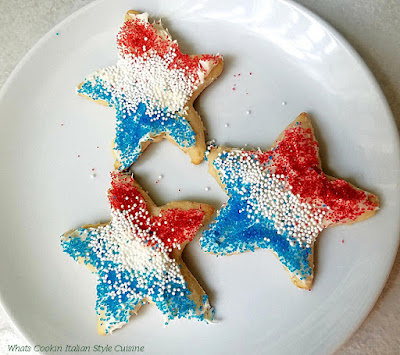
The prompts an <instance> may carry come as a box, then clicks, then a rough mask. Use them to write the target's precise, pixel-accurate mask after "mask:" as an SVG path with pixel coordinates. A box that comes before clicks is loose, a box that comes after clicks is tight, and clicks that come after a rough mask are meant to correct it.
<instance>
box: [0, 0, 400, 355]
mask: <svg viewBox="0 0 400 355" xmlns="http://www.w3.org/2000/svg"><path fill="white" fill-rule="evenodd" d="M110 1H112V0H110ZM90 2H91V0H57V1H54V0H13V1H10V0H0V86H2V85H3V84H4V82H5V81H6V79H7V77H8V76H9V74H10V72H11V71H12V70H13V69H14V67H15V66H16V65H17V63H18V62H19V61H20V60H21V59H22V57H23V56H24V55H25V54H26V53H27V51H28V50H29V49H30V48H31V47H32V46H33V45H34V44H35V43H36V42H37V41H38V40H39V39H40V38H41V37H42V36H43V35H44V34H45V33H46V32H47V31H49V30H50V29H51V28H52V27H53V26H54V25H56V24H57V23H58V22H60V21H61V20H62V19H64V18H65V17H66V16H68V15H70V14H71V13H73V12H74V11H75V10H77V9H79V8H81V7H82V6H84V5H86V4H88V3H90ZM298 3H300V4H302V5H304V6H306V7H308V8H309V9H310V10H312V11H313V12H315V13H316V14H318V15H319V16H321V17H322V18H324V19H325V20H327V21H328V22H329V23H330V24H331V25H333V26H334V27H335V28H336V29H337V30H339V32H341V33H342V35H344V37H346V39H347V40H348V41H349V42H350V44H351V45H353V47H354V48H355V49H356V50H357V51H358V52H359V53H360V54H361V56H362V57H363V58H364V60H365V62H366V63H367V65H368V66H369V67H370V69H371V70H372V72H373V73H374V75H375V76H376V78H377V80H378V82H379V84H380V85H381V87H382V89H383V91H384V93H385V95H386V98H387V100H388V102H389V105H390V107H391V109H392V112H393V114H394V117H395V119H396V123H397V127H400V65H399V64H400V0H298ZM393 223H398V221H393ZM399 300H400V255H399V254H398V255H397V258H396V261H395V264H394V267H393V270H392V272H391V274H390V277H389V279H388V282H387V284H386V286H385V288H384V290H383V292H382V295H381V296H380V298H379V300H378V302H377V303H376V305H375V307H374V308H373V310H372V311H371V313H370V314H369V315H368V317H367V319H366V320H365V321H364V323H363V324H362V325H361V327H360V328H359V329H358V330H357V331H356V332H355V334H354V335H353V336H352V337H351V338H350V339H349V340H348V341H347V343H346V344H344V345H343V346H342V347H341V348H340V349H339V350H338V351H337V354H363V355H367V354H380V355H383V354H400V302H399ZM8 344H19V345H26V342H25V340H24V339H23V338H22V336H21V335H20V334H19V333H18V331H17V330H16V329H15V328H14V327H13V325H12V324H11V322H10V321H9V320H8V318H7V316H6V315H5V313H4V311H3V310H2V309H1V307H0V354H6V353H7V345H8Z"/></svg>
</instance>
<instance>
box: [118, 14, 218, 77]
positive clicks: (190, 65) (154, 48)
mask: <svg viewBox="0 0 400 355" xmlns="http://www.w3.org/2000/svg"><path fill="white" fill-rule="evenodd" d="M117 44H118V49H119V51H120V53H121V55H122V56H124V57H125V56H130V55H134V56H143V54H144V53H148V52H150V51H151V52H153V53H154V52H155V53H157V54H158V55H159V56H161V57H163V56H164V55H166V54H167V53H168V52H169V51H170V49H171V48H173V49H174V50H175V54H176V56H175V57H174V59H173V61H172V62H171V63H170V64H169V67H168V68H169V69H173V68H178V69H182V70H184V71H185V74H186V75H188V74H192V75H195V76H197V75H198V74H197V71H198V69H201V70H202V71H203V72H205V69H204V68H203V66H202V65H201V64H200V60H203V61H213V62H214V64H217V63H218V61H219V59H220V57H219V56H215V55H208V54H205V55H202V56H201V57H200V58H199V57H197V56H193V57H192V56H189V55H188V54H183V53H182V52H181V51H180V49H179V45H178V43H177V42H176V41H172V40H171V39H163V38H161V37H160V36H159V35H158V33H157V30H156V29H155V28H154V27H153V26H152V25H151V24H150V23H148V22H144V21H142V20H140V19H137V18H133V19H130V20H128V21H126V22H125V23H124V24H123V26H122V27H121V30H120V32H119V34H118V36H117Z"/></svg>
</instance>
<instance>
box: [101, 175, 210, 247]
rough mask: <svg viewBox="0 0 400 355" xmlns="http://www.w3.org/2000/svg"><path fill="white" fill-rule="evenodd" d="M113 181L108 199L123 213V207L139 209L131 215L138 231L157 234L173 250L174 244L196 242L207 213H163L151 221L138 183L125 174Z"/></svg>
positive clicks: (199, 210) (197, 211) (152, 217)
mask: <svg viewBox="0 0 400 355" xmlns="http://www.w3.org/2000/svg"><path fill="white" fill-rule="evenodd" d="M111 177H112V181H111V188H110V190H109V191H108V199H109V201H110V204H111V206H112V208H114V209H116V210H123V209H124V208H123V207H122V206H127V205H130V206H135V207H133V208H132V209H131V210H130V211H129V212H128V213H129V214H130V215H131V216H132V217H133V219H134V220H135V224H137V227H138V228H141V229H142V230H148V229H150V233H156V234H157V236H158V237H159V238H160V239H161V240H162V241H163V243H164V244H165V245H166V246H168V247H173V243H175V244H182V243H183V242H185V241H187V240H192V239H193V238H194V236H195V235H196V232H197V230H198V229H199V227H200V226H201V224H202V222H203V219H204V215H205V213H204V211H203V210H201V209H188V210H181V209H179V208H171V209H162V210H161V212H160V215H157V216H153V215H150V217H149V219H148V216H149V214H147V213H146V212H148V208H147V203H146V201H145V199H144V198H143V196H142V194H141V193H140V191H139V189H138V188H137V187H136V186H134V185H132V183H134V182H135V181H134V179H133V178H131V177H130V176H126V175H123V174H121V173H112V174H111Z"/></svg>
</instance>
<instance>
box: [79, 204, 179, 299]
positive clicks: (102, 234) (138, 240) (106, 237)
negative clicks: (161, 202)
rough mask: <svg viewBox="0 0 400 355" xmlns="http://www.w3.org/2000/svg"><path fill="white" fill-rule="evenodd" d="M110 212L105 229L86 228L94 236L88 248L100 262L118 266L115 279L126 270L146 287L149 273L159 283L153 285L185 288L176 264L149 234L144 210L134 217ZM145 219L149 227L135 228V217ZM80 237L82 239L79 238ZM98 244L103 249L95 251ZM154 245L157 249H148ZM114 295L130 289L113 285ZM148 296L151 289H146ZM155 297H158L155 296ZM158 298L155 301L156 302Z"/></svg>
mask: <svg viewBox="0 0 400 355" xmlns="http://www.w3.org/2000/svg"><path fill="white" fill-rule="evenodd" d="M129 210H132V208H130V209H128V210H124V211H119V210H115V209H112V210H111V216H112V222H111V223H110V224H108V225H106V226H100V227H98V228H96V229H94V228H93V229H89V230H92V231H93V232H95V233H97V234H98V237H97V238H93V239H92V240H91V241H90V243H89V245H88V246H89V247H91V248H92V250H93V251H94V252H95V253H96V255H97V257H98V258H99V259H100V260H101V261H112V262H114V263H115V264H116V265H118V267H117V270H116V277H117V278H120V277H121V272H122V271H123V270H127V271H130V272H133V273H134V275H135V277H136V279H137V281H138V284H139V285H141V286H142V287H144V288H146V287H147V286H146V285H148V283H147V278H148V276H149V274H152V275H153V277H156V278H157V279H158V280H161V281H160V282H161V284H158V283H157V284H156V283H155V284H154V286H160V287H161V288H163V286H164V287H165V286H166V285H167V284H168V283H170V282H178V283H179V284H180V287H181V288H182V289H185V288H186V283H185V280H184V278H183V276H182V274H181V272H180V268H179V265H178V264H177V263H176V261H175V260H174V259H171V258H170V256H169V253H168V252H169V248H168V247H167V246H166V245H165V244H164V243H163V242H162V241H161V239H159V238H158V237H157V235H156V233H154V231H153V232H152V233H150V217H149V214H148V212H147V211H143V212H142V211H139V212H137V213H136V215H135V216H132V215H130V214H129V213H128V212H129ZM143 216H145V217H147V219H146V220H145V222H144V224H145V225H148V227H149V228H147V229H143V228H139V224H140V223H138V218H140V220H142V218H143ZM81 238H82V236H81ZM99 241H102V242H104V245H105V246H104V248H102V250H100V249H99V248H98V245H99V244H98V243H99ZM148 244H150V245H155V244H157V248H156V249H155V247H154V248H153V247H150V246H149V245H148ZM116 287H117V288H116V289H115V292H117V294H118V292H120V293H126V292H131V290H130V289H128V288H124V287H121V285H116ZM147 291H148V294H149V295H152V294H153V293H154V291H155V290H153V289H148V290H147ZM156 297H162V296H161V295H160V296H156ZM157 300H158V298H156V299H155V301H157Z"/></svg>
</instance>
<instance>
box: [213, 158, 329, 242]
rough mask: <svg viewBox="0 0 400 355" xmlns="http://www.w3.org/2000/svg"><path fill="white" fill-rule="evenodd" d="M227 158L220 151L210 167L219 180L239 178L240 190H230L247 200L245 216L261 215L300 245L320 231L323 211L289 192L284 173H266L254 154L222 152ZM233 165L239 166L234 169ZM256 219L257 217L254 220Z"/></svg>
mask: <svg viewBox="0 0 400 355" xmlns="http://www.w3.org/2000/svg"><path fill="white" fill-rule="evenodd" d="M225 154H228V156H227V157H224V158H223V159H222V158H221V153H220V154H219V155H218V157H217V158H216V159H215V160H214V166H215V167H216V168H217V170H218V172H219V173H220V175H221V177H222V180H224V178H226V177H228V175H227V171H229V172H230V174H229V180H230V181H237V180H240V181H242V183H243V185H245V186H246V187H242V188H241V189H240V188H239V187H238V185H237V184H233V190H234V191H235V192H236V193H238V194H239V195H241V196H242V199H243V200H246V201H247V209H246V211H244V210H242V211H240V212H241V213H243V212H244V213H247V215H248V218H250V219H253V220H255V221H256V222H257V216H258V215H260V214H261V215H262V216H264V217H266V218H268V219H269V220H271V221H273V223H274V227H275V229H276V230H277V232H278V234H284V233H287V234H288V236H289V238H288V239H289V240H292V239H294V240H295V241H297V242H298V243H299V244H300V245H305V246H306V247H310V246H311V245H312V244H313V243H314V241H315V239H316V238H317V236H318V234H319V233H320V232H321V231H322V230H323V228H324V227H325V226H324V223H323V218H324V215H325V213H324V211H323V210H322V209H320V208H317V207H314V206H311V205H310V204H307V203H304V202H301V201H300V199H299V197H298V196H296V195H294V194H293V193H292V192H291V186H290V185H289V183H288V182H287V180H286V179H285V176H284V175H276V174H273V173H271V174H270V173H267V172H266V171H265V170H264V166H262V165H261V164H260V163H259V162H258V161H257V160H256V158H255V157H251V156H247V155H246V158H243V155H241V154H240V152H238V153H236V152H235V151H232V152H228V153H227V152H225ZM237 166H239V167H240V168H239V169H237ZM258 222H259V220H258Z"/></svg>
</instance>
